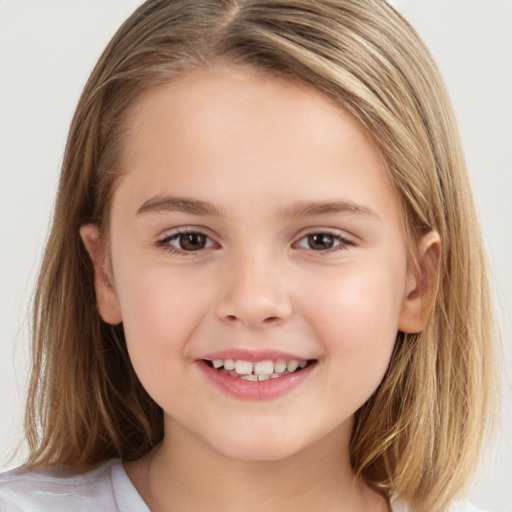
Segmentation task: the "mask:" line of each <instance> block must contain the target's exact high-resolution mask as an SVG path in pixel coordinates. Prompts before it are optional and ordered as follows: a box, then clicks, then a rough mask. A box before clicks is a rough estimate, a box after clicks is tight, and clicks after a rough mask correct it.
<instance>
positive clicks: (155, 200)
mask: <svg viewBox="0 0 512 512" xmlns="http://www.w3.org/2000/svg"><path fill="white" fill-rule="evenodd" d="M163 212H182V213H190V214H192V215H213V216H216V217H220V216H221V215H222V211H221V209H220V208H217V207H216V206H215V205H213V204H212V203H209V202H207V201H200V200H198V199H188V198H186V197H173V196H165V197H163V196H156V197H152V198H151V199H148V200H147V201H145V202H144V203H143V204H142V205H141V206H140V207H139V208H138V209H137V213H136V215H137V216H138V215H142V214H144V213H163Z"/></svg>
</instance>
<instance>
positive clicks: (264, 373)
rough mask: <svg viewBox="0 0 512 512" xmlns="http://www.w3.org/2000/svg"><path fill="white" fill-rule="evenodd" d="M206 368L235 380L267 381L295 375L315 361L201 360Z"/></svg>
mask: <svg viewBox="0 0 512 512" xmlns="http://www.w3.org/2000/svg"><path fill="white" fill-rule="evenodd" d="M202 361H203V362H204V363H205V364H206V365H207V366H209V367H210V368H212V369H213V370H216V371H217V372H219V373H224V374H228V375H230V376H231V377H234V378H236V379H242V380H247V381H253V382H257V381H267V380H271V379H279V378H282V377H284V376H286V375H290V374H296V373H299V372H301V371H303V370H304V369H306V368H309V367H311V366H312V365H314V364H315V363H316V361H317V360H316V359H301V360H299V359H290V360H284V359H277V360H272V359H267V360H263V361H256V362H251V361H246V360H243V359H212V360H208V359H203V360H202Z"/></svg>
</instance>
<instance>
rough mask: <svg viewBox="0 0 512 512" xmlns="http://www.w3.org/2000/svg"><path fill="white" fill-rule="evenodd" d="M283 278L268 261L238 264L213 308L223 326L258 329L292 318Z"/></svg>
mask: <svg viewBox="0 0 512 512" xmlns="http://www.w3.org/2000/svg"><path fill="white" fill-rule="evenodd" d="M283 281H284V279H283V276H282V273H281V272H280V271H279V269H278V267H277V265H276V263H275V261H272V259H271V258H268V259H265V260H263V259H257V258H254V257H253V258H248V259H246V260H244V261H238V262H237V263H236V264H235V265H234V266H231V268H230V269H229V270H228V272H227V276H226V279H225V280H224V284H225V286H224V287H223V293H222V294H221V296H220V298H219V300H218V302H217V305H216V314H217V317H218V318H219V319H220V320H222V321H223V322H227V323H230V324H235V325H236V324H238V325H244V326H246V327H251V328H262V327H265V326H269V325H277V324H280V323H282V322H284V321H285V320H287V319H288V318H289V317H290V316H291V314H292V305H291V302H290V297H289V293H288V289H287V287H286V286H285V285H284V284H283Z"/></svg>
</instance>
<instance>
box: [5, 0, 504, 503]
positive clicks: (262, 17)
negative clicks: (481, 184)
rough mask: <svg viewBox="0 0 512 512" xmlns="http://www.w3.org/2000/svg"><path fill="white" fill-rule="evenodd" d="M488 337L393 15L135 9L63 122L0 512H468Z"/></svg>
mask: <svg viewBox="0 0 512 512" xmlns="http://www.w3.org/2000/svg"><path fill="white" fill-rule="evenodd" d="M492 331H493V324H492V315H491V308H490V303H489V297H488V286H487V279H486V271H485V262H484V256H483V251H482V244H481V242H480V235H479V229H478V225H477V222H476V219H475V213H474V207H473V204H472V200H471V194H470V190H469V185H468V181H467V176H466V172H465V169H464V162H463V157H462V154H461V150H460V143H459V140H458V136H457V130H456V127H455V122H454V120H453V116H452V114H451V109H450V106H449V102H448V99H447V96H446V93H445V91H444V88H443V85H442V82H441V80H440V78H439V74H438V72H437V70H436V68H435V66H434V64H433V63H432V61H431V58H430V56H429V54H428V52H427V50H426V49H425V48H424V46H423V45H422V43H421V42H420V40H419V39H418V37H417V35H416V34H415V32H414V31H413V29H412V28H411V27H410V26H409V25H408V24H407V22H406V21H405V20H403V18H401V17H400V15H399V14H397V13H396V12H395V11H394V10H393V9H392V8H391V7H390V6H389V5H388V4H387V3H385V2H384V1H381V0H367V1H362V0H308V1H305V0H283V1H276V0H266V1H262V0H260V1H257V0H224V1H221V0H217V1H214V0H210V1H207V0H195V1H193V2H191V1H185V0H182V1H179V0H175V1H169V0H150V1H148V2H146V3H145V4H143V5H142V6H141V7H140V8H139V9H137V11H136V12H135V13H134V14H133V15H132V16H131V17H130V18H129V19H128V20H127V21H126V22H125V24H124V25H123V26H122V27H121V29H120V30H119V31H118V33H117V34H116V35H115V36H114V38H113V40H112V41H111V43H110V44H109V46H108V47H107V49H106V50H105V52H104V54H103V56H102V57H101V59H100V61H99V63H98V65H97V66H96V68H95V70H94V71H93V73H92V75H91V78H90V80H89V82H88V84H87V86H86V88H85V90H84V92H83V95H82V98H81V100H80V102H79V105H78V107H77V111H76V114H75V118H74V121H73V124H72V127H71V131H70V135H69V140H68V145H67V148H66V155H65V159H64V162H63V169H62V175H61V181H60V187H59V193H58V198H57V203H56V209H55V218H54V223H53V228H52V232H51V235H50V239H49V241H48V244H47V250H46V254H45V260H44V263H43V267H42V270H41V274H40V279H39V283H38V288H37V293H36V298H35V315H34V343H33V361H34V362H33V373H32V380H31V386H30V393H29V400H28V406H27V415H26V431H27V439H28V442H29V445H30V448H31V452H30V455H29V459H28V461H27V463H26V464H25V466H24V467H23V468H22V469H19V470H16V471H14V472H10V473H8V474H6V475H4V476H3V477H2V478H1V480H0V506H1V509H2V510H6V511H11V510H30V511H39V510H52V511H55V510H73V509H77V510H105V511H115V510H120V511H129V512H130V511H133V512H139V511H147V510H151V511H153V512H155V511H167V510H191V511H202V510H213V511H217V510H218V511H232V510H233V511H234V510H237V511H240V510H243V511H249V512H250V511H252V510H261V509H269V510H284V511H287V510H304V511H310V510H319V509H325V510H336V511H351V512H352V511H362V510H371V511H389V510H394V511H405V510H409V511H418V512H421V511H437V510H446V509H450V510H462V509H463V510H471V509H470V507H469V506H464V505H459V506H458V507H460V508H455V507H456V506H455V505H454V504H453V501H454V499H455V498H456V497H457V495H459V493H460V492H461V490H462V489H463V487H464V484H465V483H466V482H467V480H468V478H469V476H470V475H471V473H472V472H473V470H474V467H475V464H476V460H477V454H478V450H479V446H480V443H481V439H482V435H483V432H484V430H485V426H486V418H488V417H489V413H490V412H492V409H493V407H492V396H493V392H494V386H495V383H494V381H493V376H494V375H495V370H494V359H493V351H492V334H493V332H492ZM462 507H464V508H462Z"/></svg>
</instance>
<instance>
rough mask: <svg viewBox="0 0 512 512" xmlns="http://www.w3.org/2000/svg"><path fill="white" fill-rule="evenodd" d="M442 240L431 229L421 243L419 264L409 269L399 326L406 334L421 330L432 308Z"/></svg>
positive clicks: (418, 252) (419, 246)
mask: <svg viewBox="0 0 512 512" xmlns="http://www.w3.org/2000/svg"><path fill="white" fill-rule="evenodd" d="M440 253H441V239H440V237H439V235H438V233H437V232H436V231H430V232H429V233H427V234H426V235H424V236H423V237H422V238H421V239H420V241H419V242H418V249H417V262H418V264H417V266H416V268H412V265H411V268H409V270H408V272H407V279H406V289H405V293H404V300H403V303H402V310H401V312H400V318H399V322H398V329H399V330H400V331H402V332H405V333H410V334H412V333H418V332H421V331H422V330H423V329H424V328H425V325H426V324H427V321H428V318H429V316H430V313H431V311H432V307H433V304H434V298H435V293H436V281H437V273H438V263H439V257H440Z"/></svg>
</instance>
